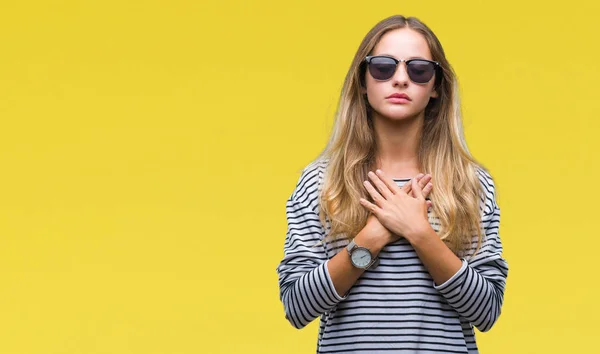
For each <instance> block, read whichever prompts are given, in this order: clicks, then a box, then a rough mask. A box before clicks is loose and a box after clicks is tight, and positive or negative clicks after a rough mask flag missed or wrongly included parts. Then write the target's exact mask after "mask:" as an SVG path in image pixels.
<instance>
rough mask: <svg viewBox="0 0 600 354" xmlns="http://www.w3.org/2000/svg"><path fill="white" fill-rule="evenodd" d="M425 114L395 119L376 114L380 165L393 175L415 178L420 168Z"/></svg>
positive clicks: (376, 134) (374, 119) (374, 123)
mask: <svg viewBox="0 0 600 354" xmlns="http://www.w3.org/2000/svg"><path fill="white" fill-rule="evenodd" d="M423 120H424V115H423V114H420V115H418V116H416V117H411V118H404V119H402V120H391V119H388V118H383V117H380V116H378V115H376V114H374V115H373V127H374V130H375V140H376V142H377V156H376V158H377V168H380V169H381V170H383V172H385V173H386V174H387V175H388V176H391V177H393V178H412V177H414V176H415V175H416V174H417V173H419V172H421V171H419V169H420V168H419V159H418V150H419V142H420V139H421V132H422V128H423Z"/></svg>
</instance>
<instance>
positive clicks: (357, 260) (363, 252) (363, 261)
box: [351, 247, 371, 268]
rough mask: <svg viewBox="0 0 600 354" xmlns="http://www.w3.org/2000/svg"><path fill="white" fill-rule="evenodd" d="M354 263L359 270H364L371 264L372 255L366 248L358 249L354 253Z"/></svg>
mask: <svg viewBox="0 0 600 354" xmlns="http://www.w3.org/2000/svg"><path fill="white" fill-rule="evenodd" d="M351 258H352V263H354V265H355V266H357V267H359V268H364V267H366V266H367V265H369V263H371V253H370V252H369V250H367V249H366V248H362V247H358V248H356V249H355V250H354V251H353V252H352V257H351Z"/></svg>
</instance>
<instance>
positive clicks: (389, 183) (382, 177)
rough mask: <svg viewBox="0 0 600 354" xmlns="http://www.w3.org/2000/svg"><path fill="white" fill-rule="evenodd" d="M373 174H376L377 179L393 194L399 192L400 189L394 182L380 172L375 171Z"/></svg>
mask: <svg viewBox="0 0 600 354" xmlns="http://www.w3.org/2000/svg"><path fill="white" fill-rule="evenodd" d="M375 173H376V175H377V177H379V179H380V180H381V181H382V182H383V183H384V184H385V185H386V186H387V187H388V189H389V190H390V191H391V192H392V193H393V194H398V192H400V191H401V189H400V187H398V185H397V184H396V182H394V180H393V179H391V178H390V177H388V176H387V175H386V174H385V173H384V172H383V171H382V170H379V169H378V170H377V171H375Z"/></svg>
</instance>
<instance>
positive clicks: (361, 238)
mask: <svg viewBox="0 0 600 354" xmlns="http://www.w3.org/2000/svg"><path fill="white" fill-rule="evenodd" d="M354 242H355V243H356V245H357V246H360V247H365V248H368V249H369V252H371V255H373V257H375V256H377V255H378V254H379V252H381V250H382V249H383V247H384V246H385V245H386V240H385V239H384V238H382V237H376V236H372V235H369V234H367V233H364V232H359V233H358V234H357V235H356V236H355V237H354Z"/></svg>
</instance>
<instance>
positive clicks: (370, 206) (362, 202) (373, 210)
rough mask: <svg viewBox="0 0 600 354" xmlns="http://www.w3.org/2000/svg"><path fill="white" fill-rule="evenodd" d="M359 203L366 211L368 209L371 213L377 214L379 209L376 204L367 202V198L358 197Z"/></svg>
mask: <svg viewBox="0 0 600 354" xmlns="http://www.w3.org/2000/svg"><path fill="white" fill-rule="evenodd" d="M359 201H360V205H362V206H364V207H365V208H366V209H367V210H368V211H370V212H371V213H373V214H375V215H378V213H379V210H381V209H380V208H379V207H378V206H377V205H375V204H373V203H371V202H369V201H368V200H366V199H365V198H360V199H359Z"/></svg>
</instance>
